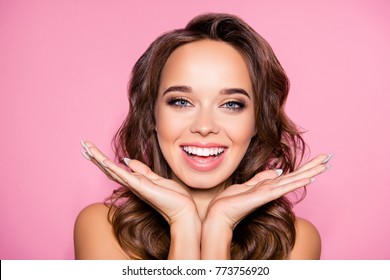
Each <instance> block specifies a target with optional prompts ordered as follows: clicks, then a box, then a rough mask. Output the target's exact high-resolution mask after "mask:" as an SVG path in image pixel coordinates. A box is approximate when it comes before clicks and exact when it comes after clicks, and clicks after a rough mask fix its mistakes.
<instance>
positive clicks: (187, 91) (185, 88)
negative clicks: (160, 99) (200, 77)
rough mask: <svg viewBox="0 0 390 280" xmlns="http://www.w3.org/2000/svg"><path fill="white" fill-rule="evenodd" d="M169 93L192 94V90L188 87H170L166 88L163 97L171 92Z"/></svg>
mask: <svg viewBox="0 0 390 280" xmlns="http://www.w3.org/2000/svg"><path fill="white" fill-rule="evenodd" d="M171 91H176V92H185V93H190V92H192V89H191V87H188V86H172V87H169V88H167V89H166V90H165V91H164V92H163V95H164V94H166V93H168V92H171Z"/></svg>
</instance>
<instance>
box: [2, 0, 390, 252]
mask: <svg viewBox="0 0 390 280" xmlns="http://www.w3.org/2000/svg"><path fill="white" fill-rule="evenodd" d="M314 2H315V3H314ZM388 3H389V2H388V1H386V0H383V1H379V0H364V1H363V0H361V1H310V0H306V1H305V0H302V1H222V0H220V1H182V0H181V1H151V0H143V1H133V2H131V1H124V0H123V1H96V0H95V1H66V0H64V1H50V0H47V1H44V0H36V1H29V0H25V1H22V0H18V1H4V0H2V1H0V104H1V110H0V117H1V118H0V124H1V138H0V139H1V140H0V141H1V142H0V143H1V145H0V154H1V156H2V159H1V161H0V186H1V189H0V191H1V193H0V258H1V259H72V258H73V236H72V234H73V223H74V220H75V217H76V215H77V213H78V212H79V211H80V210H81V209H82V208H83V207H84V206H86V205H87V204H89V203H92V202H96V201H101V200H102V199H103V198H105V197H106V196H108V195H109V194H110V193H111V191H112V189H113V188H114V187H115V185H114V184H113V183H111V182H110V181H109V180H108V179H106V177H105V176H104V175H103V174H102V173H100V171H99V170H98V169H97V168H95V167H94V166H93V165H92V164H91V163H89V162H88V161H86V160H85V159H84V158H83V157H82V155H81V154H80V144H79V140H80V139H82V138H84V139H88V140H93V141H94V142H95V143H96V144H97V145H98V146H100V147H101V148H102V150H104V151H106V153H107V154H109V155H112V149H111V144H110V142H111V139H112V136H113V134H114V133H115V131H116V130H117V128H118V126H119V125H120V123H121V122H122V120H123V118H124V116H125V114H126V110H127V99H126V84H127V80H128V77H129V73H130V70H131V67H132V65H133V64H134V62H135V60H136V58H138V57H139V56H140V55H141V53H142V52H143V51H144V50H145V49H146V47H147V46H148V44H149V43H150V42H151V41H152V40H153V39H154V38H156V37H157V36H158V35H160V34H161V33H162V32H165V31H167V30H171V29H174V28H179V27H183V26H184V25H185V24H186V22H187V21H188V20H189V19H190V18H192V17H193V16H195V15H197V14H199V13H203V12H209V11H214V12H229V13H234V14H237V15H239V16H241V17H242V18H244V19H245V20H246V21H247V22H248V23H249V24H251V25H252V26H253V27H254V28H255V29H256V30H257V31H258V32H259V33H260V34H262V35H263V36H264V37H265V38H266V39H267V40H268V41H269V42H270V44H271V45H272V46H273V48H274V51H275V52H276V54H277V56H278V57H279V59H280V61H281V63H282V65H283V66H284V67H285V69H286V71H287V73H288V75H289V77H290V79H291V84H292V87H291V94H290V98H289V100H288V106H287V110H288V112H289V114H290V116H291V118H292V119H293V120H295V121H296V122H297V123H298V124H299V125H300V126H302V127H303V128H304V129H305V130H307V133H306V134H305V139H306V140H307V142H308V144H309V145H310V147H311V152H312V154H313V155H315V154H317V153H320V152H332V153H334V158H333V160H332V162H331V164H332V168H331V170H330V171H329V172H328V173H326V174H324V175H322V176H321V177H319V178H317V180H316V182H315V183H313V185H311V186H310V188H309V189H308V195H307V197H306V199H305V200H304V201H303V202H301V203H300V204H299V205H298V206H297V207H296V212H297V214H298V215H300V216H303V217H306V218H307V219H309V220H311V221H312V222H313V223H314V224H315V225H316V226H317V227H318V229H319V230H320V232H321V235H322V240H323V254H322V258H323V259H390V242H389V236H390V217H389V214H390V207H389V203H388V201H389V198H390V184H389V179H388V178H389V177H387V175H388V173H389V164H388V163H389V155H390V154H389V151H388V149H389V144H390V137H389V120H390V118H389V104H390V102H389V101H390V81H389V80H390V75H389V72H390V69H389V65H390V51H389V50H390V13H389V12H390V5H389V4H388Z"/></svg>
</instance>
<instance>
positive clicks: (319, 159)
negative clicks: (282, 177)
mask: <svg viewBox="0 0 390 280" xmlns="http://www.w3.org/2000/svg"><path fill="white" fill-rule="evenodd" d="M332 157H333V154H329V155H328V154H321V155H318V156H316V157H315V158H313V159H311V160H310V161H308V162H307V163H305V164H304V165H302V166H301V167H299V168H298V169H297V170H295V171H294V172H302V171H306V170H308V169H310V168H312V167H314V166H317V165H321V164H327V163H328V162H329V160H330V159H331V158H332ZM294 172H291V173H294Z"/></svg>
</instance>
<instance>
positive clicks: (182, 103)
mask: <svg viewBox="0 0 390 280" xmlns="http://www.w3.org/2000/svg"><path fill="white" fill-rule="evenodd" d="M167 103H168V105H173V106H177V107H180V108H182V107H189V106H191V103H190V102H188V101H187V100H186V99H184V98H172V99H169V100H168V102H167Z"/></svg>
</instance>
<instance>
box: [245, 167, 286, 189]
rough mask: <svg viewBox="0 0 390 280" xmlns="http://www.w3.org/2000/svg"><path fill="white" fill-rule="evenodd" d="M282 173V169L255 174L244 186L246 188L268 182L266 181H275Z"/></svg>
mask: <svg viewBox="0 0 390 280" xmlns="http://www.w3.org/2000/svg"><path fill="white" fill-rule="evenodd" d="M282 173H283V170H282V169H277V170H266V171H262V172H259V173H257V174H256V175H255V176H253V177H252V178H251V179H249V181H247V182H246V183H245V184H246V185H248V186H253V185H256V184H258V183H259V182H261V181H264V180H268V179H276V178H278V177H279V176H280V175H281V174H282Z"/></svg>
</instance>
